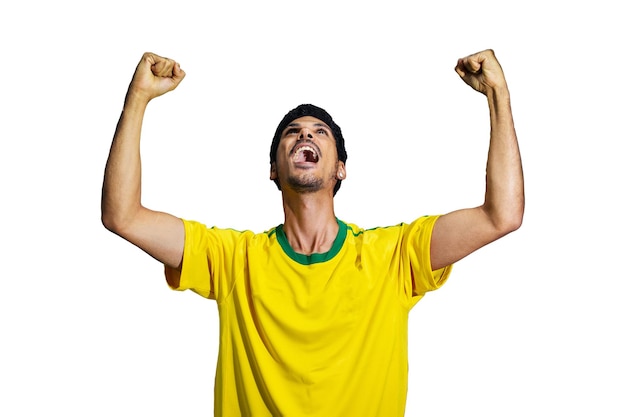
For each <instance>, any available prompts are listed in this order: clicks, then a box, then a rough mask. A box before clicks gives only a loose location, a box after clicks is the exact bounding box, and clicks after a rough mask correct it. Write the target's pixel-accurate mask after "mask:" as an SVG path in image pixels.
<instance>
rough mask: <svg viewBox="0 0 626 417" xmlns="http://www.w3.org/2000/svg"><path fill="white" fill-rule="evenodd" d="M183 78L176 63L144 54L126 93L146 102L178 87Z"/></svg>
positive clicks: (181, 71) (182, 73) (150, 54)
mask: <svg viewBox="0 0 626 417" xmlns="http://www.w3.org/2000/svg"><path fill="white" fill-rule="evenodd" d="M183 78H185V71H183V70H182V69H181V68H180V65H179V64H178V63H177V62H176V61H174V60H172V59H168V58H164V57H161V56H159V55H156V54H153V53H150V52H146V53H145V54H143V56H142V57H141V61H139V64H138V65H137V68H136V69H135V75H134V76H133V80H132V82H131V83H130V87H129V90H128V93H129V95H132V96H134V97H137V98H140V99H142V100H145V101H146V102H148V101H150V100H152V99H153V98H155V97H158V96H160V95H162V94H165V93H167V92H168V91H172V90H173V89H175V88H176V87H178V84H180V82H181V81H182V80H183Z"/></svg>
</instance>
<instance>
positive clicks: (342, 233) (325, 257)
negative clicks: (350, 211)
mask: <svg viewBox="0 0 626 417" xmlns="http://www.w3.org/2000/svg"><path fill="white" fill-rule="evenodd" d="M337 225H339V231H338V232H337V237H336V238H335V241H334V242H333V246H332V247H331V248H330V250H329V251H328V252H326V253H312V254H310V255H303V254H301V253H297V252H296V251H294V250H293V248H292V247H291V245H290V244H289V241H288V240H287V236H285V231H284V230H283V225H282V224H281V225H279V226H277V227H276V239H278V243H279V244H280V246H281V247H282V248H283V251H284V252H285V253H286V254H287V256H289V257H290V258H291V259H293V260H294V261H296V262H298V263H299V264H301V265H312V264H317V263H321V262H326V261H330V260H331V259H333V258H334V257H335V255H337V254H338V253H339V251H340V250H341V247H342V246H343V242H345V240H346V234H347V233H348V226H346V224H345V223H344V222H342V221H341V220H339V219H337Z"/></svg>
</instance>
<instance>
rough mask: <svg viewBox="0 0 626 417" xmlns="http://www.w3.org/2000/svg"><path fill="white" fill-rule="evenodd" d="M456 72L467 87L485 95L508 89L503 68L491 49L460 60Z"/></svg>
mask: <svg viewBox="0 0 626 417" xmlns="http://www.w3.org/2000/svg"><path fill="white" fill-rule="evenodd" d="M455 71H456V73H457V74H459V76H460V77H461V78H462V79H463V81H465V83H466V84H467V85H469V86H470V87H472V88H473V89H474V90H476V91H479V92H481V93H483V94H485V95H487V94H488V93H489V92H490V91H496V90H501V89H506V88H507V85H506V80H505V79H504V72H503V71H502V67H500V63H499V62H498V60H497V59H496V56H495V54H494V52H493V51H492V50H491V49H487V50H485V51H482V52H477V53H475V54H472V55H469V56H466V57H465V58H460V59H459V60H458V62H457V64H456V68H455Z"/></svg>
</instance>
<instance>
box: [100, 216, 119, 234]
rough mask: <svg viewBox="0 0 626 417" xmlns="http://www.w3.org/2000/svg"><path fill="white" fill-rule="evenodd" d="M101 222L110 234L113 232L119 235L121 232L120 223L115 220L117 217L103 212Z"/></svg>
mask: <svg viewBox="0 0 626 417" xmlns="http://www.w3.org/2000/svg"><path fill="white" fill-rule="evenodd" d="M100 221H101V222H102V225H103V226H104V228H105V229H107V230H108V231H109V232H113V233H115V234H119V230H120V229H121V227H120V225H119V221H117V220H116V219H115V216H112V215H111V214H110V213H107V212H105V211H104V210H103V211H102V213H101V215H100Z"/></svg>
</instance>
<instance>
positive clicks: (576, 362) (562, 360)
mask: <svg viewBox="0 0 626 417" xmlns="http://www.w3.org/2000/svg"><path fill="white" fill-rule="evenodd" d="M203 3H207V4H203ZM8 4H11V5H8ZM516 4H517V5H516ZM618 4H619V3H618V2H612V1H594V2H577V1H574V2H567V3H566V2H557V1H541V2H539V1H526V2H517V3H515V4H514V3H512V2H510V3H509V2H497V1H485V2H461V1H448V2H444V1H442V2H428V3H427V4H422V3H418V2H410V1H404V2H403V1H398V0H388V1H385V2H370V1H362V2H352V1H338V0H336V1H334V2H328V1H315V2H296V1H291V2H289V1H282V2H278V1H271V0H266V1H259V2H256V1H251V0H248V1H233V2H225V1H223V2H217V1H214V2H210V3H209V2H200V1H198V2H196V1H186V0H181V1H178V2H163V1H151V2H143V1H141V2H133V1H127V2H116V1H112V2H101V3H97V4H96V3H92V2H78V1H76V2H72V1H57V2H44V1H34V2H19V5H18V2H5V3H3V6H1V10H0V35H1V38H0V39H1V42H0V60H1V61H0V62H1V64H2V65H0V76H1V81H0V82H1V83H2V84H1V85H2V88H1V90H0V100H1V101H0V106H1V109H0V110H1V111H0V137H1V140H2V142H1V144H2V145H1V146H2V147H1V150H0V174H1V175H0V181H1V182H0V192H1V196H2V205H1V210H2V211H1V216H0V227H1V229H0V236H1V238H0V239H1V241H2V249H1V252H0V253H2V259H1V261H2V269H1V270H0V280H1V286H0V340H1V341H0V415H2V416H47V415H59V416H60V415H63V416H111V415H118V416H131V415H132V416H138V415H145V416H148V415H150V416H164V415H178V416H207V415H211V414H212V407H213V396H212V392H213V378H214V369H215V360H216V355H217V339H216V337H217V334H218V331H217V309H216V306H215V303H214V302H212V301H207V300H204V299H202V298H201V297H198V296H196V295H195V294H192V293H190V292H187V293H176V292H172V291H170V290H169V289H168V288H167V286H166V284H165V282H164V279H163V275H162V266H160V265H159V264H158V263H157V262H156V261H154V260H153V259H151V258H150V257H148V256H147V255H145V254H144V253H143V252H141V251H140V250H138V249H136V248H135V247H133V246H131V245H130V244H128V243H127V242H125V241H123V240H122V239H120V238H118V237H117V236H114V235H113V234H111V233H109V232H107V231H106V230H105V229H104V228H103V227H102V225H101V223H100V191H101V183H102V174H103V169H104V164H105V161H106V157H107V154H108V150H109V146H110V141H111V138H112V135H113V132H114V129H115V124H116V122H117V119H118V117H119V114H120V111H121V107H122V103H123V99H124V94H125V92H126V88H127V86H128V83H129V81H130V78H131V76H132V73H133V71H134V68H135V66H136V64H137V62H138V61H139V59H140V57H141V55H142V53H143V52H144V51H152V52H155V53H158V54H161V55H164V56H168V57H171V58H174V59H176V60H178V61H179V62H180V63H181V65H182V67H183V69H185V70H186V72H187V78H186V79H185V80H184V81H183V83H182V84H181V85H180V86H179V88H178V89H177V90H176V91H174V92H172V93H170V94H167V95H166V96H163V97H161V98H159V99H157V100H155V101H153V102H152V103H151V104H150V106H149V109H148V113H147V116H146V119H145V125H144V136H143V142H142V156H143V163H144V165H143V169H144V172H143V178H144V183H143V185H144V188H143V190H144V192H143V200H144V204H145V205H147V206H148V207H151V208H155V209H159V210H163V211H167V212H170V213H172V214H175V215H178V216H181V217H186V218H191V219H195V220H199V221H202V222H204V223H207V224H210V225H217V226H221V227H233V228H237V229H252V230H255V231H259V232H260V231H264V230H267V229H268V228H270V227H272V226H275V225H277V224H278V223H281V222H282V206H281V202H280V193H279V192H278V191H277V190H276V189H275V186H274V184H273V183H272V182H270V181H269V179H268V178H269V163H268V153H269V146H270V142H271V138H272V135H273V132H274V129H275V127H276V125H277V124H278V122H279V121H280V119H281V118H282V116H283V115H284V114H285V113H286V112H287V111H288V110H290V109H291V108H293V107H295V106H296V105H298V104H300V103H305V102H310V103H314V104H317V105H319V106H321V107H324V108H326V109H327V110H328V111H329V112H330V113H331V114H332V115H333V116H334V118H335V119H336V121H337V122H338V123H339V124H340V125H341V126H342V128H343V131H344V136H345V138H346V145H347V150H348V154H349V158H348V163H347V170H348V179H347V180H346V181H344V183H343V186H342V189H341V191H340V192H339V193H338V195H337V198H336V212H337V215H338V216H339V217H340V218H342V219H344V220H346V221H349V222H353V223H357V224H359V225H360V226H362V227H374V226H384V225H390V224H395V223H399V222H401V221H411V220H413V219H414V218H415V217H417V216H420V215H423V214H436V213H445V212H447V211H451V210H454V209H458V208H463V207H469V206H474V205H478V204H480V203H481V200H482V196H483V192H484V168H485V161H486V151H487V143H488V136H489V125H488V112H487V105H486V100H485V99H484V97H483V96H481V95H480V94H478V93H475V92H474V91H473V90H471V89H470V88H469V87H467V86H466V85H465V84H464V83H463V82H462V81H461V80H460V79H459V78H458V76H457V75H456V73H455V72H454V70H453V68H454V66H455V64H456V60H457V58H459V57H461V56H464V55H467V54H470V53H472V52H476V51H478V50H482V49H486V48H493V49H494V50H495V51H496V55H497V57H498V58H499V60H500V62H501V64H502V66H503V68H504V70H505V73H506V76H507V80H508V83H509V87H510V90H511V94H512V105H513V110H514V116H515V122H516V128H517V133H518V136H519V140H520V147H521V150H522V156H523V162H524V169H525V176H526V192H527V210H526V216H525V219H524V225H523V227H522V228H521V229H520V230H519V231H517V232H515V233H513V234H511V235H509V236H507V237H505V238H503V239H502V240H500V241H498V242H495V243H494V244H492V245H490V246H488V247H486V248H484V249H482V250H480V251H479V252H477V253H475V254H473V255H472V256H470V257H468V258H466V259H464V260H462V261H460V262H459V263H458V264H457V265H456V266H455V270H454V273H453V275H452V277H451V279H450V280H449V282H448V283H447V284H446V285H445V286H444V287H443V288H442V289H441V290H439V291H437V292H435V293H432V294H429V295H428V296H427V297H425V298H424V300H422V301H421V302H420V303H419V304H418V305H417V306H416V307H415V308H414V310H413V311H412V313H411V321H410V326H411V329H410V336H411V338H410V349H411V354H410V355H411V356H410V381H409V393H408V404H407V413H406V414H407V416H418V415H419V416H431V417H434V416H446V417H449V416H478V415H480V416H531V415H532V416H572V415H580V416H583V415H584V416H605V417H606V416H624V415H626V403H625V402H624V393H625V392H626V376H625V375H626V360H625V359H624V352H626V342H625V341H624V327H625V326H624V319H625V317H626V307H625V302H624V300H623V294H624V290H625V289H626V284H625V283H624V280H625V278H626V273H625V272H624V269H623V265H622V262H623V259H624V256H625V255H624V249H625V245H624V232H626V230H625V225H624V213H625V212H626V207H625V203H624V199H623V196H624V182H625V181H624V180H625V179H626V175H625V174H626V173H625V168H624V163H625V160H624V151H623V141H624V139H625V134H624V116H625V115H626V112H625V110H626V109H625V105H624V96H625V95H626V88H625V81H624V76H623V73H624V68H625V67H626V65H625V64H626V62H625V59H624V47H623V45H624V43H623V42H624V39H626V36H625V35H626V33H625V32H626V30H625V29H624V20H623V16H624V15H623V13H622V12H620V11H619V9H618Z"/></svg>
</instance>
